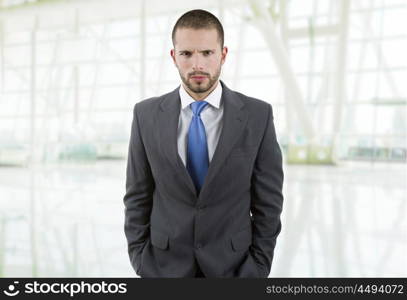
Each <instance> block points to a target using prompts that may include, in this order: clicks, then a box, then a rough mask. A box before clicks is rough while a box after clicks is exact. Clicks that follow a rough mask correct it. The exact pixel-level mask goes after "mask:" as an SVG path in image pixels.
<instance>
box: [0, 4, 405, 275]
mask: <svg viewBox="0 0 407 300" xmlns="http://www.w3.org/2000/svg"><path fill="white" fill-rule="evenodd" d="M197 5H199V6H197ZM194 8H203V9H207V10H209V11H211V12H213V13H214V14H216V15H217V16H218V17H219V18H220V19H221V21H222V22H223V25H224V28H225V35H226V36H225V45H227V46H228V47H229V54H228V57H227V61H226V63H225V65H224V68H223V73H222V77H221V78H222V79H223V80H224V82H225V83H226V84H227V85H228V86H229V87H230V88H232V89H235V90H238V91H240V92H243V93H245V94H248V95H250V96H254V97H258V98H260V99H263V100H265V101H267V102H269V103H271V104H272V105H273V107H274V122H275V126H276V130H277V134H278V140H279V143H280V146H281V148H282V150H283V153H284V169H285V184H284V195H285V204H284V212H283V215H282V222H283V229H282V232H281V235H280V236H279V238H278V242H277V247H276V250H275V257H274V263H273V267H272V271H271V274H270V276H271V277H274V276H284V277H290V276H296V277H313V276H318V277H333V276H338V277H339V276H344V277H355V276H371V277H375V276H377V277H382V276H395V277H399V276H404V277H405V276H406V275H407V271H406V270H407V255H406V253H407V173H406V170H407V168H406V167H407V164H406V163H407V123H406V122H407V120H406V119H407V113H406V112H407V105H406V104H407V96H406V95H407V84H406V83H407V31H406V28H407V1H405V0H270V1H255V0H235V1H234V0H217V1H216V0H205V1H199V3H198V2H195V1H186V0H176V1H175V0H174V1H158V0H153V1H146V0H138V1H136V0H120V1H118V0H115V1H113V0H87V1H85V0H71V1H68V0H44V1H43V0H37V1H35V0H31V1H28V0H27V1H23V0H2V1H0V277H5V276H7V277H14V276H26V277H31V276H34V277H36V276H42V277H43V276H72V277H76V276H80V277H86V276H95V277H99V276H100V277H116V276H123V277H127V276H135V273H134V271H133V269H132V268H131V266H130V262H129V259H128V256H127V248H126V247H127V245H126V240H125V237H124V232H123V208H124V207H123V202H122V197H123V195H124V191H125V189H124V186H125V167H126V156H127V147H128V139H129V134H130V124H131V121H132V109H133V106H134V104H135V103H137V102H138V101H140V100H142V99H145V98H147V97H151V96H156V95H161V94H164V93H167V92H169V91H171V90H173V89H175V88H176V87H177V86H178V85H179V83H180V80H179V75H178V72H177V70H176V69H175V67H174V66H173V63H172V61H171V59H170V55H169V51H170V49H171V47H172V44H171V39H170V34H171V30H172V27H173V25H174V23H175V21H176V20H177V18H178V17H179V16H180V15H181V14H182V13H184V12H185V11H187V10H189V9H194Z"/></svg>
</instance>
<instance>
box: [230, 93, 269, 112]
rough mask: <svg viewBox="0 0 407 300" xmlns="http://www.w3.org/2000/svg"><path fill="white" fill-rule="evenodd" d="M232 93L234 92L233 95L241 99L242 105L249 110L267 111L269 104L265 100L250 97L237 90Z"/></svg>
mask: <svg viewBox="0 0 407 300" xmlns="http://www.w3.org/2000/svg"><path fill="white" fill-rule="evenodd" d="M233 93H235V95H236V96H238V97H239V98H240V99H241V100H242V101H243V103H244V105H245V106H246V107H248V108H249V109H251V110H254V111H266V112H267V111H268V109H269V107H270V106H271V104H270V103H268V102H266V101H265V100H261V99H258V98H255V97H251V96H248V95H245V94H243V93H241V92H238V91H233Z"/></svg>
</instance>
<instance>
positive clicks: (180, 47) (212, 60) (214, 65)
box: [171, 9, 228, 98]
mask: <svg viewBox="0 0 407 300" xmlns="http://www.w3.org/2000/svg"><path fill="white" fill-rule="evenodd" d="M223 42H224V34H223V27H222V24H221V23H220V22H219V20H218V19H217V18H216V17H215V16H214V15H213V14H211V13H210V12H207V11H205V10H201V9H197V10H191V11H189V12H186V13H185V14H183V15H182V16H181V17H180V18H179V19H178V21H177V22H176V23H175V26H174V28H173V30H172V43H173V46H174V49H171V57H172V58H173V61H174V64H175V66H176V67H177V69H178V72H179V74H180V76H181V79H182V82H183V83H184V86H185V87H186V88H187V90H189V92H190V93H193V94H196V96H197V97H198V98H204V97H205V96H206V95H208V94H209V93H210V92H211V91H212V90H213V89H214V88H215V86H216V85H215V84H216V83H217V81H218V79H219V76H220V72H221V68H222V65H223V63H224V62H225V58H226V54H227V50H228V49H227V47H224V46H223Z"/></svg>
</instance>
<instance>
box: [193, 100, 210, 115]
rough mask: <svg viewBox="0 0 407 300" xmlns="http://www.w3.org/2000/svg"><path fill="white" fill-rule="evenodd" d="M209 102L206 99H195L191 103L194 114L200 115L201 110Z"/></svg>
mask: <svg viewBox="0 0 407 300" xmlns="http://www.w3.org/2000/svg"><path fill="white" fill-rule="evenodd" d="M207 104H208V102H206V101H195V102H193V103H191V109H192V112H193V113H194V115H196V116H200V114H201V111H202V110H203V109H204V108H205V106H206V105H207Z"/></svg>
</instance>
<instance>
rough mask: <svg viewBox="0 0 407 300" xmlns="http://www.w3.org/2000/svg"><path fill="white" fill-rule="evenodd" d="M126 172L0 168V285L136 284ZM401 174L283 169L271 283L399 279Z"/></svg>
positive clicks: (403, 227) (104, 165)
mask: <svg viewBox="0 0 407 300" xmlns="http://www.w3.org/2000/svg"><path fill="white" fill-rule="evenodd" d="M125 167H126V162H125V161H123V160H113V161H97V162H94V163H86V164H73V163H72V164H68V163H67V164H63V165H58V166H41V167H37V168H34V169H26V168H17V167H1V168H0V277H4V276H7V277H17V276H26V277H31V276H41V277H45V276H50V277H52V276H55V277H58V276H63V277H66V276H70V277H76V276H78V277H92V276H93V277H131V276H136V275H135V273H134V271H133V269H132V267H131V265H130V262H129V259H128V256H127V252H126V251H127V246H126V240H125V236H124V231H123V208H124V207H123V202H122V198H123V194H124V182H125ZM406 170H407V166H406V165H405V164H395V163H374V164H372V163H366V162H363V163H360V162H358V163H355V162H343V163H341V164H340V165H339V166H293V165H290V166H285V184H284V194H285V203H284V212H283V215H282V222H283V229H282V232H281V235H280V236H279V238H278V241H277V247H276V250H275V257H274V262H273V267H272V271H271V274H270V277H277V276H282V277H341V276H343V277H358V276H362V277H363V276H369V277H385V276H386V277H387V276H394V277H401V276H403V277H405V276H406V275H407V271H406V270H407V256H406V253H407V220H406V217H407V196H406V195H407V172H406Z"/></svg>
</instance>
